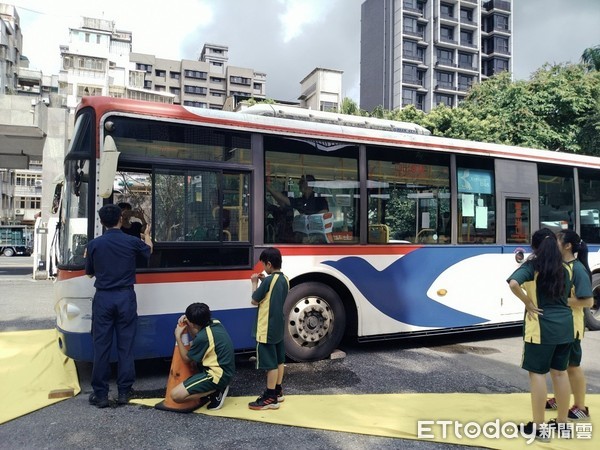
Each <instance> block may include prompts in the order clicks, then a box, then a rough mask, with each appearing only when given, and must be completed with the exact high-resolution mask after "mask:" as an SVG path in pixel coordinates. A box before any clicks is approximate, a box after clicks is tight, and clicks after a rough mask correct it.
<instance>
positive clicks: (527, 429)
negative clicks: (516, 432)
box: [521, 422, 552, 442]
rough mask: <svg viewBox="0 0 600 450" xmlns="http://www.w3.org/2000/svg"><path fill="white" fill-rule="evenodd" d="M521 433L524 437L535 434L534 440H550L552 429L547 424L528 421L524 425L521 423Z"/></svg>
mask: <svg viewBox="0 0 600 450" xmlns="http://www.w3.org/2000/svg"><path fill="white" fill-rule="evenodd" d="M521 434H522V435H523V436H525V437H532V436H535V439H536V441H540V442H550V437H551V435H552V429H551V428H550V426H549V424H545V423H543V424H541V425H537V424H534V423H533V422H528V423H527V424H526V425H525V424H521Z"/></svg>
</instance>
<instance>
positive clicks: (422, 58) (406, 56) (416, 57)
mask: <svg viewBox="0 0 600 450" xmlns="http://www.w3.org/2000/svg"><path fill="white" fill-rule="evenodd" d="M402 56H403V57H404V59H410V60H412V61H419V62H425V56H424V55H415V54H414V53H411V52H407V51H403V52H402Z"/></svg>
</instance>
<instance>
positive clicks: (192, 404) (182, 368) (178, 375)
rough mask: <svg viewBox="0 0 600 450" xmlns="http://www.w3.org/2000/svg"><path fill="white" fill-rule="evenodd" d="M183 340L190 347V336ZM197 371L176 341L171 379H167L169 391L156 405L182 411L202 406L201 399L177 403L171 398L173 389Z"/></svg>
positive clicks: (190, 410) (160, 407) (189, 410)
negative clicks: (182, 353) (180, 350)
mask: <svg viewBox="0 0 600 450" xmlns="http://www.w3.org/2000/svg"><path fill="white" fill-rule="evenodd" d="M182 341H183V342H184V346H185V348H188V349H189V347H190V345H189V337H188V338H186V335H184V336H183V339H182ZM196 372H197V371H196V370H194V369H193V368H192V365H191V364H188V363H186V362H184V361H183V359H181V353H179V349H178V348H177V343H175V351H174V352H173V360H172V361H171V370H170V371H169V379H168V380H167V392H166V394H165V399H164V400H163V401H161V402H160V403H157V404H156V405H154V407H155V408H156V409H161V410H163V411H174V412H180V413H190V412H192V411H194V410H195V409H198V408H199V406H200V399H195V400H188V401H186V402H183V403H177V402H175V401H173V399H172V398H171V390H172V389H173V388H174V387H175V386H177V385H178V384H179V383H181V382H182V381H185V380H186V379H188V378H189V377H190V376H192V375H193V374H195V373H196Z"/></svg>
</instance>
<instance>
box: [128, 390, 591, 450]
mask: <svg viewBox="0 0 600 450" xmlns="http://www.w3.org/2000/svg"><path fill="white" fill-rule="evenodd" d="M255 399H256V397H227V399H226V400H225V404H224V406H223V408H222V409H220V410H218V411H207V410H206V408H201V409H199V410H197V411H196V412H198V413H202V414H207V415H212V416H219V417H229V418H233V419H245V420H253V421H258V422H266V423H272V424H279V425H290V426H299V427H305V428H316V429H323V430H331V431H343V432H351V433H359V434H368V435H374V436H382V437H392V438H402V439H419V438H418V421H436V423H437V425H436V424H430V425H427V426H428V427H430V429H428V430H425V429H422V431H423V432H424V433H425V434H433V435H435V437H434V438H433V439H422V440H430V441H436V442H444V443H453V444H460V445H472V446H479V447H488V448H498V449H525V448H528V449H531V448H545V449H577V450H585V449H590V450H592V449H596V448H598V439H597V436H594V431H595V434H596V435H598V434H599V433H600V420H598V419H596V420H592V427H593V428H595V430H593V428H592V432H591V433H590V427H589V424H585V425H584V424H576V425H574V427H578V428H574V431H575V438H574V439H571V440H566V439H563V438H558V437H555V438H554V439H552V440H551V442H550V443H540V442H535V443H533V444H531V445H527V443H526V439H524V438H523V437H518V438H512V439H509V438H487V437H485V436H483V435H481V436H480V437H478V438H467V437H465V435H464V432H463V430H462V429H461V430H459V433H458V434H460V435H461V436H462V438H461V437H458V436H457V434H456V433H455V431H454V429H455V424H456V423H460V424H463V425H466V424H467V423H469V422H473V423H476V424H477V425H478V426H479V428H480V429H481V427H483V426H484V425H485V424H487V423H489V422H491V423H493V422H495V421H496V420H498V421H499V422H498V423H499V427H498V429H499V435H500V436H502V435H503V434H507V435H511V434H513V433H512V429H508V428H507V429H506V430H505V433H503V432H502V427H503V426H504V425H505V424H507V423H508V422H511V423H520V422H528V421H529V420H530V416H531V406H530V404H531V403H530V400H529V394H460V393H456V394H454V393H453V394H362V395H351V394H344V395H287V396H286V398H285V402H284V403H282V404H281V407H280V408H279V409H278V410H268V411H252V410H250V409H248V402H250V401H253V400H255ZM161 400H162V399H143V400H132V403H138V404H143V405H147V406H154V405H155V404H156V403H158V402H159V401H161ZM587 403H588V406H589V408H590V412H591V413H592V414H593V412H594V411H600V395H588V396H587ZM174 414H176V413H174ZM554 417H556V413H555V412H550V411H548V412H547V414H546V419H547V420H549V419H551V418H554ZM437 421H450V422H451V424H449V425H447V433H446V436H444V435H443V432H442V431H443V426H442V425H441V424H439V422H437ZM476 431H477V427H475V428H473V427H472V428H471V431H470V432H471V433H475V432H476ZM480 434H482V433H480ZM488 434H493V428H489V429H488ZM594 437H595V438H596V439H594Z"/></svg>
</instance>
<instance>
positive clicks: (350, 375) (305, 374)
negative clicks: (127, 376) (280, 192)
mask: <svg viewBox="0 0 600 450" xmlns="http://www.w3.org/2000/svg"><path fill="white" fill-rule="evenodd" d="M7 259H10V260H11V261H7ZM22 261H23V262H22V263H21V262H19V263H16V262H15V259H14V258H3V257H0V292H1V295H0V311H1V312H2V313H1V314H0V331H7V330H28V329H40V328H51V327H52V326H53V310H52V303H53V302H52V282H51V281H34V280H32V279H31V274H29V275H23V274H20V273H19V271H15V272H12V273H10V274H6V272H5V271H3V270H1V269H3V268H5V267H6V265H7V264H8V265H13V268H14V264H16V265H19V264H21V265H24V264H27V263H29V264H30V265H31V260H30V258H22ZM599 341H600V333H597V332H590V333H587V334H586V339H585V340H584V364H585V369H586V374H587V381H588V391H589V392H590V393H599V392H600V361H598V358H593V357H592V356H591V355H593V354H594V353H593V352H594V351H595V350H594V349H596V350H597V349H598V348H600V347H599V344H600V342H599ZM521 345H522V344H521V338H520V331H519V330H513V331H510V332H506V331H504V332H498V331H496V332H486V333H483V334H477V335H474V334H463V335H460V336H453V337H451V338H450V337H441V338H436V339H432V338H428V339H420V340H410V341H390V342H383V343H372V344H357V343H355V342H350V343H345V344H344V345H343V346H342V349H343V350H344V351H346V352H347V357H346V358H344V359H338V360H326V361H320V362H316V363H303V364H297V363H290V364H287V365H286V377H285V380H284V388H285V392H286V395H294V394H306V393H310V394H342V393H344V394H364V393H404V392H411V393H414V392H423V393H437V392H442V393H443V392H465V393H514V392H528V387H529V382H528V377H527V373H526V372H525V371H523V370H522V369H520V368H519V367H518V364H519V361H520V356H521ZM236 362H237V369H238V371H237V375H236V378H235V380H234V382H233V383H232V386H231V391H230V395H232V396H245V395H258V394H260V392H262V390H263V388H264V382H265V381H264V374H263V373H261V372H259V371H256V370H255V369H254V368H253V366H252V363H251V362H250V361H249V359H248V355H239V356H238V357H237V361H236ZM169 366H170V363H169V361H163V360H150V361H140V362H138V363H137V365H136V369H137V381H136V384H135V388H136V389H137V390H138V392H139V393H140V394H141V395H142V396H147V397H161V396H163V395H164V389H165V384H166V379H167V376H168V370H169ZM77 370H78V373H79V378H80V384H81V388H82V393H81V394H80V395H78V396H76V397H74V398H71V399H68V400H66V401H63V402H59V403H57V404H55V405H52V406H49V407H47V408H43V409H41V410H39V411H35V412H33V413H31V414H28V415H26V416H23V417H20V418H17V419H15V420H13V421H10V422H8V423H6V424H3V425H0V448H1V449H21V448H48V449H54V448H57V449H58V448H61V449H80V448H94V449H108V448H110V449H115V448H119V449H120V448H142V449H146V448H147V449H151V448H164V449H182V448H236V449H237V448H240V449H261V450H264V449H294V450H302V449H314V450H318V449H352V450H361V449H398V448H402V449H404V448H407V449H457V448H461V447H460V446H456V445H446V444H435V443H429V442H423V441H416V440H400V439H392V438H380V437H374V436H366V435H359V434H353V433H340V432H332V431H324V430H314V429H306V428H300V427H293V426H281V425H270V424H264V423H258V422H248V421H244V420H234V419H226V418H215V417H208V416H204V415H201V414H177V413H170V412H165V411H159V410H156V409H147V408H143V407H140V406H137V405H127V406H123V407H119V408H107V409H103V410H100V409H97V408H95V407H92V406H90V405H89V404H88V401H87V398H88V395H89V393H90V392H91V388H90V374H91V365H90V364H88V363H78V364H77ZM115 390H116V387H115V386H114V382H113V385H112V394H113V395H114V391H115ZM464 448H470V449H472V448H473V447H464Z"/></svg>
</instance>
